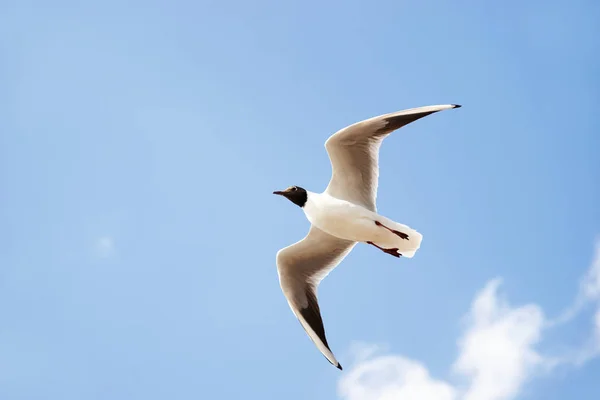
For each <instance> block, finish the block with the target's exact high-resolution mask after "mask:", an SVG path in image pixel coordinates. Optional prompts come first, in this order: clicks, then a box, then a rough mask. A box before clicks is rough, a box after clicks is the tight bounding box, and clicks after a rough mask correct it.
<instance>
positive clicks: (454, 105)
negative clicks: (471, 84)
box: [452, 104, 462, 108]
mask: <svg viewBox="0 0 600 400" xmlns="http://www.w3.org/2000/svg"><path fill="white" fill-rule="evenodd" d="M452 106H453V107H454V108H461V107H462V106H461V105H460V104H452Z"/></svg>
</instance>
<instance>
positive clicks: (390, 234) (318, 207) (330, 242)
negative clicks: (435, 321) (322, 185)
mask: <svg viewBox="0 0 600 400" xmlns="http://www.w3.org/2000/svg"><path fill="white" fill-rule="evenodd" d="M459 107H460V105H457V104H447V105H436V106H427V107H418V108H411V109H408V110H403V111H398V112H395V113H390V114H384V115H380V116H378V117H373V118H370V119H367V120H364V121H361V122H357V123H355V124H353V125H350V126H348V127H346V128H343V129H341V130H339V131H338V132H336V133H334V134H333V135H331V136H330V137H329V139H327V141H326V142H325V148H326V150H327V153H328V155H329V159H330V161H331V167H332V176H331V180H330V181H329V185H328V186H327V188H326V189H325V191H324V192H323V193H314V192H310V191H308V190H306V189H304V188H302V187H300V186H291V187H289V188H287V189H285V190H282V191H275V192H273V194H276V195H281V196H283V197H286V198H287V199H288V200H290V201H291V202H292V203H294V204H296V205H297V206H299V207H301V208H302V210H303V211H304V214H305V215H306V218H307V219H308V221H309V222H310V223H311V227H310V230H309V231H308V234H307V235H306V237H304V239H302V240H300V241H299V242H297V243H294V244H292V245H290V246H288V247H285V248H283V249H281V250H279V251H278V252H277V257H276V260H277V272H278V275H279V283H280V285H281V289H282V290H283V293H284V295H285V297H286V299H287V301H288V304H289V306H290V308H291V309H292V311H293V312H294V314H295V316H296V317H297V318H298V320H299V321H300V324H301V325H302V327H303V328H304V330H305V331H306V333H307V334H308V336H309V337H310V339H311V340H312V341H313V343H314V344H315V345H316V346H317V348H318V349H319V350H320V351H321V353H322V354H323V355H324V356H325V358H327V360H328V361H329V362H330V363H331V364H333V365H334V366H336V367H337V368H338V369H340V370H341V369H342V366H341V364H340V363H339V362H338V361H337V359H336V358H335V356H334V355H333V353H332V351H331V349H330V348H329V344H328V343H327V338H326V336H325V328H324V326H323V320H322V318H321V312H320V309H319V303H318V301H317V287H318V285H319V283H320V282H321V281H322V280H323V278H325V276H327V274H329V272H331V270H333V269H334V268H335V267H336V266H337V265H338V264H339V263H340V262H341V261H342V260H343V259H344V257H346V256H347V255H348V253H350V251H351V250H352V249H353V248H354V246H355V245H356V244H357V243H358V242H362V243H367V244H369V245H371V246H374V247H376V248H377V249H379V250H381V251H383V252H385V253H387V254H390V255H392V256H394V257H398V258H399V257H401V256H403V257H406V258H412V257H413V256H414V254H415V252H416V251H417V250H418V249H419V247H420V246H421V240H422V239H423V236H422V235H421V234H420V233H419V232H417V231H416V230H414V229H412V228H410V227H408V226H406V225H403V224H400V223H398V222H394V221H392V220H391V219H388V218H386V217H384V216H382V215H380V214H378V213H377V206H376V204H375V203H376V198H377V186H378V179H379V148H380V146H381V143H382V142H383V139H384V138H385V137H387V136H388V135H389V134H390V133H392V132H393V131H395V130H397V129H399V128H401V127H403V126H405V125H407V124H410V123H411V122H414V121H416V120H418V119H420V118H423V117H426V116H427V115H430V114H433V113H436V112H438V111H442V110H448V109H452V108H459Z"/></svg>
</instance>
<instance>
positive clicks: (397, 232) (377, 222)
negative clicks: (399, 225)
mask: <svg viewBox="0 0 600 400" xmlns="http://www.w3.org/2000/svg"><path fill="white" fill-rule="evenodd" d="M375 225H377V226H381V227H382V228H385V229H387V230H388V231H390V232H392V233H393V234H394V235H398V236H400V237H401V238H402V239H404V240H408V235H407V234H406V233H404V232H400V231H396V230H394V229H390V228H388V227H387V226H385V225H383V224H382V223H381V222H379V221H375Z"/></svg>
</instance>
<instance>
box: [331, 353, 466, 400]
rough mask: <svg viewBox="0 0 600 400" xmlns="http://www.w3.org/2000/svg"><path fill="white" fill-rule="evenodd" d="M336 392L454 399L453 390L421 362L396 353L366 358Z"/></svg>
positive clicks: (367, 398)
mask: <svg viewBox="0 0 600 400" xmlns="http://www.w3.org/2000/svg"><path fill="white" fill-rule="evenodd" d="M338 393H339V395H340V396H341V397H342V398H344V399H348V400H374V399H378V400H454V399H456V390H455V389H454V388H453V387H452V386H451V385H449V384H447V383H445V382H442V381H439V380H435V379H433V378H432V377H431V376H429V372H428V371H427V368H425V367H424V366H423V365H421V364H419V363H417V362H415V361H411V360H409V359H406V358H403V357H399V356H381V357H377V358H375V359H372V360H366V361H363V362H361V363H360V364H358V365H357V366H355V367H354V368H352V369H351V370H350V371H349V373H348V374H347V375H345V376H343V377H342V379H341V380H340V383H339V387H338Z"/></svg>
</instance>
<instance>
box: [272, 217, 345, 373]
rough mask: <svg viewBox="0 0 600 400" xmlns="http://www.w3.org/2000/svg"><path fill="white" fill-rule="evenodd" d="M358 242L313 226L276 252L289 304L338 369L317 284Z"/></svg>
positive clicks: (307, 331)
mask: <svg viewBox="0 0 600 400" xmlns="http://www.w3.org/2000/svg"><path fill="white" fill-rule="evenodd" d="M355 245H356V242H351V241H348V240H343V239H338V238H336V237H334V236H331V235H329V234H327V233H325V232H323V231H322V230H320V229H319V228H317V227H315V226H311V228H310V230H309V231H308V234H307V235H306V237H305V238H304V239H302V240H300V241H299V242H297V243H294V244H293V245H291V246H288V247H285V248H283V249H281V250H279V252H278V253H277V272H278V273H279V282H280V284H281V289H282V290H283V294H284V295H285V297H286V298H287V301H288V304H289V305H290V308H291V309H292V311H293V312H294V314H295V315H296V317H297V318H298V320H299V321H300V324H301V325H302V327H303V328H304V330H305V331H306V333H307V334H308V336H309V337H310V339H311V340H312V341H313V343H314V344H315V345H316V346H317V348H318V349H319V350H320V351H321V353H323V355H324V356H325V358H327V360H329V362H331V363H332V364H333V365H335V366H336V367H337V368H339V369H342V366H341V365H340V363H339V362H338V361H337V360H336V358H335V356H334V355H333V353H332V352H331V349H330V348H329V345H328V344H327V338H326V337H325V328H324V326H323V320H322V318H321V311H320V309H319V303H318V301H317V287H318V286H319V283H320V282H321V280H323V278H325V276H327V274H329V272H330V271H331V270H332V269H334V268H335V267H336V266H337V265H338V264H339V263H340V262H341V261H342V260H343V259H344V257H345V256H346V255H347V254H348V253H349V252H350V250H352V248H353V247H354V246H355Z"/></svg>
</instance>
